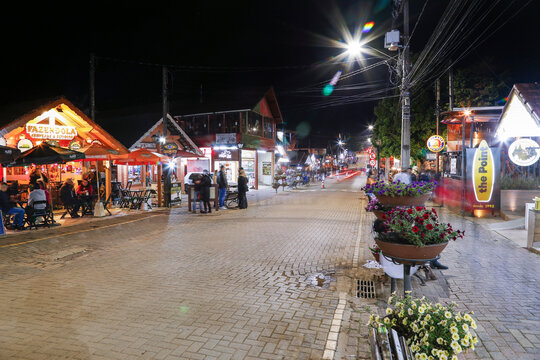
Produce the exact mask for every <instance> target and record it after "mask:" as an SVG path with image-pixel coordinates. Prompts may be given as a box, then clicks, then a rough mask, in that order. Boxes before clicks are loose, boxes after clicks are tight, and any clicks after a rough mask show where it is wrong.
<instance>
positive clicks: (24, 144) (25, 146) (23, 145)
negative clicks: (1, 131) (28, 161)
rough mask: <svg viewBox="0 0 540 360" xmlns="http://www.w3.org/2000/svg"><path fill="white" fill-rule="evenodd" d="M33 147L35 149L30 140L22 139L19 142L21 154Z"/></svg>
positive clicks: (18, 146) (18, 147)
mask: <svg viewBox="0 0 540 360" xmlns="http://www.w3.org/2000/svg"><path fill="white" fill-rule="evenodd" d="M32 147H34V144H32V142H31V141H30V140H28V139H21V140H19V142H17V149H19V150H21V152H25V151H27V150H30V149H31V148H32Z"/></svg>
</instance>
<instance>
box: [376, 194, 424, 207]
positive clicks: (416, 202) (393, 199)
mask: <svg viewBox="0 0 540 360" xmlns="http://www.w3.org/2000/svg"><path fill="white" fill-rule="evenodd" d="M375 196H377V199H378V200H379V202H380V203H381V204H383V205H387V206H424V204H425V203H426V201H428V200H429V198H430V196H431V193H430V192H429V193H426V194H422V195H419V196H387V195H375Z"/></svg>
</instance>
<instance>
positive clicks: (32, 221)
mask: <svg viewBox="0 0 540 360" xmlns="http://www.w3.org/2000/svg"><path fill="white" fill-rule="evenodd" d="M43 204H44V205H45V208H43V209H36V205H43ZM28 206H29V207H30V209H28V210H27V212H26V223H27V224H28V228H29V229H32V228H33V227H34V228H36V229H37V228H38V226H47V227H50V226H51V224H52V223H53V222H54V218H53V217H52V209H51V207H50V205H49V203H48V202H47V200H42V201H36V202H34V203H32V205H28ZM40 218H41V224H39V225H38V223H37V221H38V219H40Z"/></svg>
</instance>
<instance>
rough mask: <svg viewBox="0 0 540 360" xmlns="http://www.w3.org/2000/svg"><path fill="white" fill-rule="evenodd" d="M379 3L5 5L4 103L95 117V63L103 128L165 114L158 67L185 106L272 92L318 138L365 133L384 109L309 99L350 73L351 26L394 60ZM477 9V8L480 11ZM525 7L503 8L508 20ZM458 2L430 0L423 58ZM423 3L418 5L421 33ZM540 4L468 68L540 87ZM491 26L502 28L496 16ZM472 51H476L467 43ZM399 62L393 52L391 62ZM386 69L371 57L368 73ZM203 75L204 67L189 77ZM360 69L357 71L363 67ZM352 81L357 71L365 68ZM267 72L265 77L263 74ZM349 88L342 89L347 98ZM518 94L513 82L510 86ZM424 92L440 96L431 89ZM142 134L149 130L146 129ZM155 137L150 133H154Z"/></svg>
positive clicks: (386, 12)
mask: <svg viewBox="0 0 540 360" xmlns="http://www.w3.org/2000/svg"><path fill="white" fill-rule="evenodd" d="M388 2H390V1H388V0H386V1H385V0H379V1H291V0H289V1H278V0H272V1H262V0H261V1H253V0H248V1H219V2H218V1H189V2H188V1H176V2H173V1H171V2H161V3H160V2H145V4H146V5H144V6H137V5H133V4H134V3H135V2H130V1H115V2H106V3H105V2H102V3H101V2H93V4H92V5H84V6H82V7H81V6H80V5H78V2H77V7H75V6H74V4H76V3H75V2H69V3H60V2H54V3H49V2H47V3H45V2H43V3H42V4H43V5H40V6H36V5H32V4H30V3H22V2H21V5H13V4H11V5H7V6H6V5H4V8H3V15H4V16H3V21H2V24H1V26H2V34H3V49H4V51H3V60H4V65H3V71H2V73H3V74H2V84H3V86H2V88H1V92H2V93H1V96H2V97H1V100H0V101H1V104H2V105H6V104H11V103H17V102H23V101H26V100H33V99H38V98H46V97H49V96H55V95H60V94H62V95H65V96H66V97H68V99H71V100H72V101H73V102H74V103H75V104H77V105H78V106H80V107H81V108H82V109H83V110H85V111H87V109H88V60H89V54H90V53H91V52H94V53H95V54H96V56H98V57H99V58H98V63H97V78H96V97H97V101H96V106H97V122H98V123H99V122H100V115H104V114H106V113H107V112H109V111H112V110H116V111H118V109H125V112H126V113H129V112H130V108H133V107H134V105H141V104H145V105H148V106H152V104H156V106H157V111H159V109H160V108H159V106H160V105H159V102H160V99H161V93H160V91H161V69H160V68H159V66H153V65H149V64H139V63H150V64H162V63H165V64H172V65H178V66H179V67H177V68H175V71H173V72H172V82H171V98H172V100H173V101H174V100H175V99H181V98H182V97H192V96H193V95H194V94H198V93H199V91H200V87H201V85H202V87H203V91H216V90H223V89H231V88H238V87H247V86H258V87H260V86H263V87H264V86H270V85H273V86H274V87H275V89H276V91H277V95H278V101H279V102H280V105H281V110H282V113H283V115H284V118H285V120H286V122H287V127H289V128H291V129H295V128H296V127H297V125H298V124H300V123H304V125H305V124H306V123H307V124H309V128H310V129H311V130H310V134H312V135H314V136H317V135H328V134H331V135H332V136H335V134H337V133H339V132H345V133H349V134H354V133H357V132H360V131H362V130H363V129H365V127H366V124H368V123H369V122H372V121H373V120H374V115H373V106H374V104H375V103H374V102H373V101H368V102H359V103H353V104H348V105H340V106H332V107H325V106H326V105H325V104H326V103H325V101H328V98H326V99H325V98H324V97H322V96H321V94H320V92H317V91H312V92H306V89H309V88H310V87H312V86H314V85H315V84H317V83H320V82H322V81H329V80H330V78H331V77H332V76H333V74H334V73H335V72H336V71H337V70H339V69H341V68H342V65H340V64H335V63H333V64H332V63H331V62H330V61H329V59H330V57H332V56H336V55H338V54H340V53H341V52H342V51H343V49H338V48H335V47H332V46H330V42H329V41H324V40H322V38H328V39H334V40H339V39H340V37H342V36H343V34H342V33H341V31H340V27H345V28H348V29H350V31H354V28H355V27H358V26H362V25H363V24H364V23H365V22H366V21H375V27H374V28H373V30H372V32H371V34H374V35H380V36H379V38H377V39H375V40H373V41H372V42H371V43H370V45H371V46H373V47H375V48H377V49H380V50H383V51H384V49H383V37H384V33H385V32H386V31H389V30H391V23H392V16H391V7H390V6H389V5H387V6H385V4H386V3H388ZM471 2H472V1H471ZM526 3H528V1H526V0H517V1H504V2H503V4H501V6H503V5H504V6H509V10H508V12H507V14H508V16H505V18H503V19H497V20H496V21H497V24H496V25H499V24H500V25H502V23H503V22H504V21H506V19H507V18H508V17H509V16H511V15H512V14H514V13H516V12H517V11H518V10H519V9H520V8H521V7H523V6H524V4H526ZM447 4H448V1H442V0H431V1H429V2H428V5H427V6H426V8H425V12H424V14H423V16H422V18H421V19H420V21H419V23H418V26H417V29H416V31H415V34H414V35H413V39H412V41H411V46H412V51H413V52H415V51H416V52H418V51H420V50H421V49H422V48H423V46H424V44H425V43H426V41H427V40H428V38H429V36H430V34H431V32H432V31H433V29H434V27H435V26H436V24H437V23H438V22H439V21H440V18H441V15H442V13H443V11H444V8H445V7H446V5H447ZM423 5H424V1H420V0H411V28H413V27H414V26H415V24H416V20H417V17H418V15H419V13H420V11H421V9H422V7H423ZM539 12H540V2H539V1H532V2H530V3H529V4H528V5H527V7H526V8H525V9H524V10H522V11H521V12H519V13H518V14H517V15H516V16H515V17H513V18H512V19H510V20H509V21H508V23H506V24H504V25H503V26H502V27H501V28H500V29H499V30H497V31H496V32H494V33H490V34H488V35H489V38H488V39H487V41H485V42H484V43H483V44H482V45H480V46H479V47H477V48H476V49H475V50H474V51H472V52H471V53H470V54H469V55H468V56H466V57H465V58H464V59H463V60H462V61H461V62H460V64H458V66H464V65H466V64H467V63H472V62H479V61H486V59H491V60H489V61H490V65H491V66H492V67H493V73H494V76H496V73H498V72H499V71H505V72H506V73H508V74H509V76H510V79H511V82H512V83H513V82H534V81H538V80H539V78H540V67H539V66H538V59H539V58H540V50H539V47H538V44H537V39H538V38H539V31H538V28H537V23H538V20H537V16H538V13H539ZM485 21H486V24H488V23H490V22H493V21H495V20H494V18H489V17H488V18H487V19H486V20H485ZM462 45H466V44H462ZM392 55H394V54H392ZM377 61H379V59H369V60H367V61H366V64H370V63H374V62H377ZM183 66H195V67H203V68H202V69H200V68H189V69H188V68H185V67H183ZM354 66H355V67H354ZM354 66H353V67H352V68H351V69H349V70H347V71H351V70H354V69H358V65H354ZM254 68H256V69H254ZM366 82H369V83H370V84H371V86H374V87H376V88H377V89H385V87H388V85H389V83H388V69H387V68H386V67H385V66H380V67H378V68H376V69H375V70H373V71H369V72H365V73H364V74H363V75H361V76H355V77H352V78H350V79H347V80H345V81H343V82H340V84H339V85H342V86H354V85H358V84H365V83H366ZM339 85H338V88H339ZM509 85H510V86H511V84H509ZM424 86H431V84H425V85H424ZM363 91H367V90H365V89H358V90H353V91H350V92H341V93H339V92H338V91H336V92H335V93H334V94H333V95H332V96H340V95H341V96H342V97H344V96H351V95H358V94H362V92H363ZM141 130H143V129H141ZM144 130H146V129H144Z"/></svg>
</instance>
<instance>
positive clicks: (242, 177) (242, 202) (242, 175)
mask: <svg viewBox="0 0 540 360" xmlns="http://www.w3.org/2000/svg"><path fill="white" fill-rule="evenodd" d="M248 191H249V187H248V178H247V176H246V172H245V171H244V168H240V171H239V173H238V207H239V208H240V209H247V207H248V202H247V197H246V193H247V192H248Z"/></svg>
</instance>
